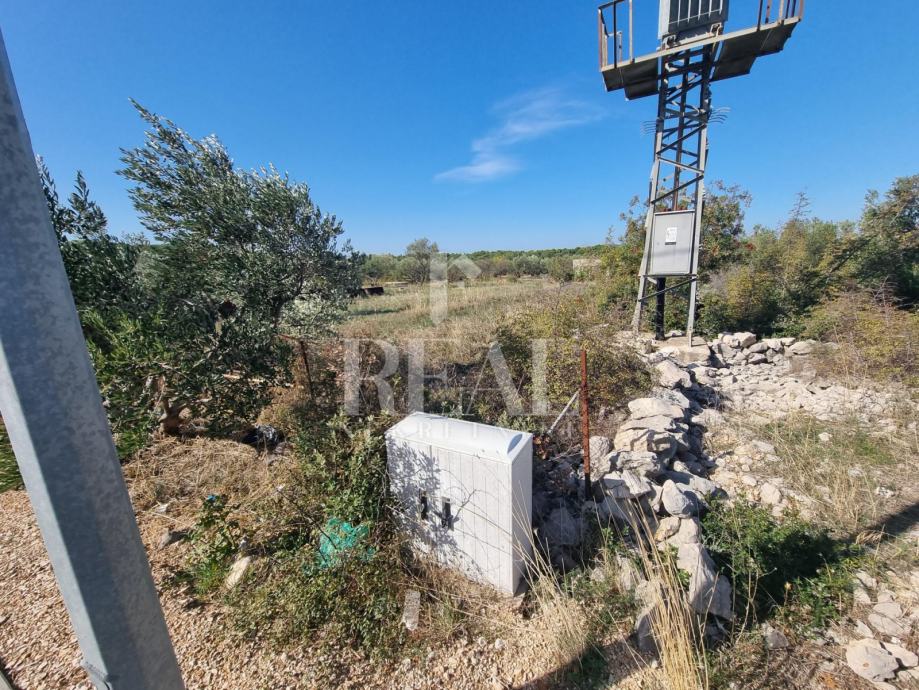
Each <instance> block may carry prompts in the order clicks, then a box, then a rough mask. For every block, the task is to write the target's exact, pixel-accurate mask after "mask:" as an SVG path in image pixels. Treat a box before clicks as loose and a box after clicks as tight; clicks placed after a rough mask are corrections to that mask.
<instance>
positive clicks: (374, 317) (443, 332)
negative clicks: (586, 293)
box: [339, 279, 585, 363]
mask: <svg viewBox="0 0 919 690" xmlns="http://www.w3.org/2000/svg"><path fill="white" fill-rule="evenodd" d="M584 289H585V284H583V283H569V284H564V285H560V284H558V283H554V282H551V281H549V280H542V279H528V280H518V281H506V282H487V283H486V282H472V283H469V284H468V286H467V287H464V286H463V285H462V284H457V283H451V284H450V286H449V288H448V296H447V312H446V318H444V319H443V320H442V321H441V322H440V323H437V324H435V323H434V322H433V320H432V318H431V307H430V298H431V290H430V289H429V287H428V286H409V287H404V288H395V289H394V291H393V292H391V293H387V294H385V295H383V296H381V297H371V298H367V299H359V300H355V301H354V302H353V303H352V304H351V307H350V310H349V318H348V320H347V321H345V323H344V324H342V326H341V327H340V328H339V334H340V335H341V336H342V337H345V338H378V339H383V340H389V341H391V342H393V343H400V344H404V343H405V342H406V341H408V340H412V339H424V340H425V341H427V342H426V355H427V357H426V358H427V359H428V360H429V361H431V362H434V363H439V362H463V363H468V362H471V361H473V360H475V359H477V358H479V357H480V356H481V349H482V347H483V346H484V345H487V344H488V343H489V342H491V340H492V339H493V338H494V335H495V329H496V327H497V325H498V324H499V323H500V322H501V321H502V320H504V319H506V318H507V317H508V316H509V315H511V314H513V313H514V312H515V311H526V310H530V309H534V308H538V307H545V308H547V309H551V308H552V305H553V304H556V303H557V302H558V301H559V300H560V299H561V298H562V296H567V295H571V294H577V293H580V292H582V291H583V290H584Z"/></svg>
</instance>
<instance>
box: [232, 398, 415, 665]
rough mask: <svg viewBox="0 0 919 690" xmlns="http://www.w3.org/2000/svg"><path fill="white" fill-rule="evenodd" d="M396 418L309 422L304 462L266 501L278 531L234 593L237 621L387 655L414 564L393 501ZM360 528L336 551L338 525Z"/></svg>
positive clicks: (301, 439)
mask: <svg viewBox="0 0 919 690" xmlns="http://www.w3.org/2000/svg"><path fill="white" fill-rule="evenodd" d="M392 421H393V420H392V419H389V418H387V417H385V416H384V417H378V418H374V417H368V418H360V417H348V416H346V415H343V414H339V415H337V416H335V417H333V418H332V419H330V420H327V421H325V422H320V421H305V422H304V423H303V427H302V428H301V430H300V431H299V433H298V434H297V435H296V436H295V441H294V442H295V446H296V449H297V453H298V455H299V459H300V462H299V467H298V469H297V471H296V472H295V473H294V475H292V476H291V477H290V481H289V482H288V483H287V484H286V485H285V487H284V489H283V491H281V492H280V493H279V494H278V496H277V497H275V498H274V499H272V500H271V501H269V502H268V503H266V504H265V505H263V506H262V512H263V514H264V520H265V521H267V522H271V523H274V528H273V533H274V534H273V536H270V537H269V538H268V539H265V540H263V542H262V543H260V544H257V545H256V546H255V547H254V548H256V549H257V550H258V551H259V552H260V553H262V554H263V556H264V562H263V564H262V565H261V566H260V568H259V569H258V571H257V572H256V573H254V574H253V576H252V577H250V578H248V579H247V581H246V582H245V583H243V584H242V585H240V586H239V587H238V588H237V591H235V592H234V593H233V595H231V597H230V603H231V604H232V605H233V607H234V609H235V610H234V620H235V623H236V626H237V628H238V629H240V630H241V631H243V632H245V633H247V634H256V633H258V634H265V635H267V636H269V637H271V638H272V639H275V640H277V641H280V642H288V641H291V640H295V639H303V638H310V639H316V640H319V641H320V642H321V641H322V640H325V641H329V642H332V641H334V642H342V641H345V642H348V643H353V644H356V645H358V646H361V647H362V648H364V649H366V650H367V651H369V652H371V653H378V654H385V653H387V652H389V651H391V650H392V649H393V648H394V647H395V646H396V645H398V643H399V642H400V641H401V639H402V626H401V623H400V620H399V613H400V611H401V606H402V596H403V593H402V588H403V581H404V573H405V563H404V560H403V556H402V554H401V552H400V548H401V543H400V541H399V537H398V535H397V534H396V532H395V528H394V522H393V519H392V510H391V507H390V502H389V494H388V481H387V475H386V453H385V440H384V437H383V431H384V429H385V428H387V427H388V426H390V425H391V424H392ZM344 522H347V523H348V524H349V525H350V526H351V527H353V528H356V530H355V534H356V535H358V537H359V538H358V539H357V540H356V541H355V543H354V544H353V545H351V546H350V547H346V548H340V549H338V550H336V552H335V557H334V558H329V557H328V556H327V555H325V556H324V555H323V554H321V552H320V546H321V545H322V543H323V541H324V538H331V542H333V543H336V544H339V546H341V545H342V543H341V542H340V541H339V540H336V539H335V536H336V535H334V534H331V535H330V534H328V530H329V529H334V525H336V524H337V525H341V524H342V523H344Z"/></svg>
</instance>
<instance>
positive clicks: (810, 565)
mask: <svg viewBox="0 0 919 690" xmlns="http://www.w3.org/2000/svg"><path fill="white" fill-rule="evenodd" d="M702 524H703V532H704V535H705V536H704V542H705V546H706V547H707V548H708V549H709V551H710V553H711V555H712V558H713V559H714V560H715V563H716V564H717V565H718V567H719V568H720V569H721V571H722V572H723V573H725V574H726V575H728V576H729V577H730V578H731V579H732V581H733V586H734V597H735V607H734V608H735V611H736V612H738V615H741V616H744V614H745V612H746V613H748V614H750V615H752V616H753V617H754V620H755V619H762V618H765V617H767V616H769V615H771V614H773V613H775V612H776V610H777V609H779V608H780V610H781V612H782V615H783V616H784V617H787V618H790V619H793V620H794V621H796V622H797V623H798V624H799V625H802V626H803V627H804V628H805V629H807V628H821V627H823V626H825V625H826V623H827V622H829V621H830V620H832V619H834V618H836V617H838V616H839V615H840V614H841V613H842V612H843V611H844V610H845V608H846V606H847V604H848V602H849V600H850V596H849V595H850V594H851V589H852V576H851V573H852V571H853V570H854V568H855V566H856V564H857V563H858V559H859V557H860V553H859V551H858V550H857V549H856V548H855V547H851V546H848V545H845V544H842V543H840V542H837V541H835V540H834V539H833V538H832V537H831V536H830V535H829V533H828V532H827V531H826V530H824V529H822V528H819V527H815V526H814V525H810V524H808V523H806V522H804V521H802V520H800V519H799V518H796V517H793V516H792V517H788V518H786V519H785V520H783V521H782V522H778V521H777V520H776V519H775V518H773V517H772V515H771V514H770V513H769V511H767V510H766V509H764V508H761V507H758V506H754V505H752V504H749V503H746V502H743V501H738V502H736V503H735V504H734V505H732V506H731V505H728V504H726V503H716V504H715V505H713V506H712V510H711V511H710V512H709V513H708V514H707V515H706V516H705V517H704V518H703V521H702Z"/></svg>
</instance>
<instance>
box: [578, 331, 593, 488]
mask: <svg viewBox="0 0 919 690" xmlns="http://www.w3.org/2000/svg"><path fill="white" fill-rule="evenodd" d="M579 397H580V398H581V455H582V457H583V458H584V498H585V499H587V500H589V499H590V497H591V490H590V401H589V400H588V398H587V350H586V349H585V348H584V346H583V345H582V346H581V394H580V396H579Z"/></svg>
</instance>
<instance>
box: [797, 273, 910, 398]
mask: <svg viewBox="0 0 919 690" xmlns="http://www.w3.org/2000/svg"><path fill="white" fill-rule="evenodd" d="M804 333H805V335H807V336H808V337H811V338H816V339H818V340H823V341H827V342H831V343H835V344H836V345H837V346H838V347H836V348H831V349H828V350H827V351H826V352H824V353H822V355H823V356H822V357H820V358H818V362H817V365H818V366H819V367H821V368H823V369H824V370H825V372H826V373H830V372H832V373H835V374H836V375H839V374H840V373H846V374H849V375H854V376H857V377H870V378H877V379H890V380H896V381H900V382H902V383H904V384H906V385H908V386H917V385H919V312H917V311H916V310H914V309H913V310H906V309H897V308H896V305H895V303H894V301H893V299H892V298H891V297H890V296H889V295H885V294H884V292H881V293H869V292H864V291H860V292H850V293H847V294H842V295H839V296H837V297H835V298H834V299H830V300H828V301H826V302H824V303H822V304H821V305H819V306H818V307H817V308H816V309H814V310H813V312H812V313H811V314H810V316H809V318H808V320H807V322H806V323H805V328H804Z"/></svg>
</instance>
